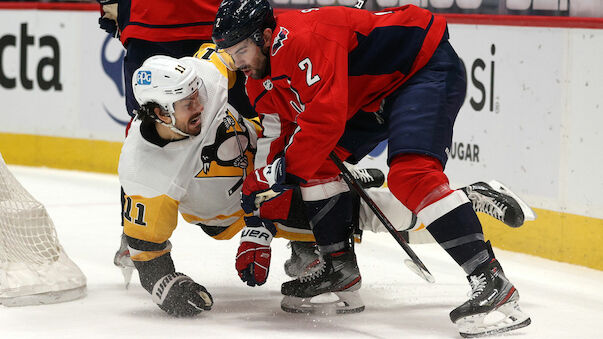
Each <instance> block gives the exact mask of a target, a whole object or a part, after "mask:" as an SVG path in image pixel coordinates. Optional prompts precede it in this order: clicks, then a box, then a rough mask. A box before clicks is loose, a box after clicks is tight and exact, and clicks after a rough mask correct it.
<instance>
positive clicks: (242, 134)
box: [118, 58, 260, 261]
mask: <svg viewBox="0 0 603 339" xmlns="http://www.w3.org/2000/svg"><path fill="white" fill-rule="evenodd" d="M190 60H192V61H193V62H194V63H195V69H196V71H197V73H198V74H199V76H200V77H201V78H202V79H203V80H204V83H205V87H206V90H207V96H208V101H207V103H206V104H205V109H204V111H203V113H202V128H201V133H200V134H199V135H198V136H193V137H188V138H185V139H182V140H178V141H173V142H169V143H167V144H166V145H164V146H163V147H162V146H159V145H157V144H155V143H152V142H150V141H149V140H147V139H145V137H143V133H142V132H141V122H140V121H135V122H134V123H133V124H132V126H131V128H130V132H129V135H128V137H127V138H126V140H125V142H124V145H123V147H122V151H121V156H120V160H119V168H118V172H119V180H120V183H121V185H122V187H123V189H124V192H125V199H126V202H125V204H124V211H123V213H124V232H125V234H126V235H128V236H130V237H132V238H135V239H139V240H143V241H148V242H153V243H163V242H166V241H167V240H168V239H169V238H170V236H171V234H172V231H173V230H174V229H175V228H176V224H177V220H178V212H180V213H181V214H182V216H183V218H184V219H185V220H186V221H187V222H189V223H194V224H200V225H202V226H203V228H204V230H205V231H206V232H207V233H209V234H210V235H214V236H215V237H216V238H218V239H228V238H231V237H232V236H233V235H235V234H236V233H237V232H239V230H240V229H242V227H243V226H244V222H243V215H244V212H243V211H242V209H241V206H240V188H241V185H242V183H243V178H244V173H247V174H248V173H250V172H251V171H252V170H253V157H254V154H255V150H256V144H257V135H258V131H259V130H260V128H259V126H257V125H256V124H255V123H253V122H251V121H249V120H247V119H243V118H242V117H240V116H239V114H238V113H237V111H236V110H234V109H233V108H232V107H231V106H230V105H229V104H228V103H227V91H228V79H227V78H226V77H225V76H224V74H222V73H221V72H220V71H219V70H218V69H217V68H216V67H215V66H214V65H213V64H212V63H211V62H208V61H205V60H199V59H196V58H190ZM142 127H143V128H144V126H142ZM150 127H152V128H155V127H154V126H150ZM166 251H169V248H167V246H166ZM163 253H165V251H161V253H154V254H151V253H146V254H144V253H140V255H141V257H139V258H136V256H135V254H134V253H132V258H133V259H134V260H142V261H146V260H151V259H153V258H154V257H157V256H159V255H161V254H163Z"/></svg>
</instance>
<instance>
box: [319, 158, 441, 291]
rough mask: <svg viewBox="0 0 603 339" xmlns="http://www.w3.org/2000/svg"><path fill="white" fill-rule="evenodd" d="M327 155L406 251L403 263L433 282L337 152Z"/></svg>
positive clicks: (431, 276)
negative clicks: (406, 257)
mask: <svg viewBox="0 0 603 339" xmlns="http://www.w3.org/2000/svg"><path fill="white" fill-rule="evenodd" d="M329 157H330V158H331V160H333V162H334V163H335V165H336V166H337V167H338V168H339V170H340V171H341V174H342V176H343V180H345V182H346V183H347V184H348V186H350V188H352V189H353V190H354V191H355V192H356V193H357V194H358V195H359V196H360V198H361V199H362V200H364V202H365V203H366V204H367V205H368V206H369V207H370V208H371V210H372V211H373V213H375V215H376V216H377V218H378V219H379V221H381V223H382V224H383V226H385V228H386V229H387V230H388V231H389V234H391V235H392V237H394V239H396V241H397V242H398V244H400V246H401V247H402V249H403V250H404V251H405V252H406V254H408V256H409V257H410V260H409V259H406V260H404V263H405V264H406V266H408V268H410V270H411V271H413V272H414V273H416V274H417V275H418V276H419V277H421V278H423V279H424V280H425V281H427V282H428V283H432V284H433V283H434V282H435V279H434V277H433V275H431V273H430V272H429V270H428V269H427V267H425V265H424V264H423V262H422V261H421V259H419V257H418V256H417V254H416V253H415V252H414V251H413V250H412V248H410V246H409V245H408V243H407V242H406V240H404V238H402V236H401V235H400V234H399V233H398V231H396V228H395V227H394V225H392V223H391V222H390V221H389V219H387V217H386V216H385V214H383V212H381V209H379V206H377V204H375V202H374V201H373V199H371V198H370V197H369V196H368V195H367V194H366V192H365V191H364V189H363V188H362V186H360V184H359V183H358V181H357V180H356V179H354V177H353V176H352V174H351V173H350V171H349V170H348V169H347V167H345V165H344V164H343V162H341V160H340V159H339V157H338V156H337V154H335V152H331V153H330V154H329Z"/></svg>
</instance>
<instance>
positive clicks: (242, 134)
mask: <svg viewBox="0 0 603 339" xmlns="http://www.w3.org/2000/svg"><path fill="white" fill-rule="evenodd" d="M226 113H227V114H226V116H225V117H224V120H223V122H222V123H221V124H220V125H219V127H218V129H217V131H216V138H215V141H214V143H213V144H211V145H207V146H204V147H203V148H202V149H201V171H200V172H199V173H198V174H197V175H196V176H195V177H196V178H207V177H241V179H240V180H239V181H238V182H237V183H236V184H235V185H234V186H233V187H232V188H231V189H230V190H229V191H228V193H229V195H232V194H233V193H234V192H235V191H236V190H237V188H238V187H239V186H241V185H242V184H243V178H244V176H245V175H246V174H249V172H250V171H251V170H252V169H253V156H254V154H255V152H256V149H255V148H253V147H252V146H251V142H250V136H249V130H248V129H247V127H246V126H245V124H243V120H242V118H241V120H239V121H236V120H235V118H234V117H233V115H232V113H230V112H229V111H227V112H226ZM250 163H251V166H252V167H251V168H249V165H250Z"/></svg>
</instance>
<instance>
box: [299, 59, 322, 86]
mask: <svg viewBox="0 0 603 339" xmlns="http://www.w3.org/2000/svg"><path fill="white" fill-rule="evenodd" d="M297 66H299V69H301V70H302V71H306V83H307V84H308V87H310V86H312V85H314V84H315V83H317V82H319V81H320V76H319V75H318V74H316V75H314V76H312V61H310V58H305V59H304V60H302V61H300V62H299V64H297Z"/></svg>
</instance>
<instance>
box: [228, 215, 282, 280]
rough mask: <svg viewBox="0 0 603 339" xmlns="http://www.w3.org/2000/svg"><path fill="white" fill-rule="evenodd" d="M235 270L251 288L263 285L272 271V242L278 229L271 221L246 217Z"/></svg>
mask: <svg viewBox="0 0 603 339" xmlns="http://www.w3.org/2000/svg"><path fill="white" fill-rule="evenodd" d="M245 224H246V225H245V228H243V231H242V232H241V245H239V250H238V252H237V258H236V262H235V268H236V269H237V271H238V272H239V277H240V278H241V280H243V281H244V282H246V283H247V285H249V286H256V285H258V286H259V285H263V284H264V283H265V282H266V279H267V278H268V271H269V269H270V254H271V253H270V242H271V241H272V238H273V237H274V235H275V234H276V227H275V226H274V224H273V223H272V222H271V221H270V220H266V219H260V218H258V217H245Z"/></svg>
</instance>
